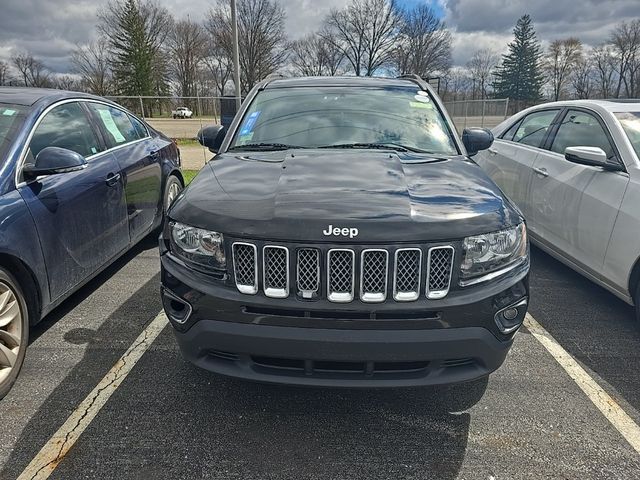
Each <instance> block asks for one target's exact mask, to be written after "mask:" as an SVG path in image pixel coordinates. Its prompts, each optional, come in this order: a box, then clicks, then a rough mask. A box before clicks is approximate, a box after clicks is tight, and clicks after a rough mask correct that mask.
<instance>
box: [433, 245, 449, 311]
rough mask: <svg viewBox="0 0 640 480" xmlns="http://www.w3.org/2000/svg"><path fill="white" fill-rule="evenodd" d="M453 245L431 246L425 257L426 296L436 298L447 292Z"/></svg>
mask: <svg viewBox="0 0 640 480" xmlns="http://www.w3.org/2000/svg"><path fill="white" fill-rule="evenodd" d="M452 268H453V247H433V248H430V249H429V257H428V258H427V298H431V299H437V298H442V297H444V296H445V295H446V294H447V293H449V286H450V284H451V270H452Z"/></svg>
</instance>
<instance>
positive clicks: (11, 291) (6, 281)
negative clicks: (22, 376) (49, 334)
mask: <svg viewBox="0 0 640 480" xmlns="http://www.w3.org/2000/svg"><path fill="white" fill-rule="evenodd" d="M28 343H29V312H28V310H27V303H26V300H25V298H24V294H23V293H22V289H21V288H20V285H18V282H16V280H15V279H14V278H13V276H12V275H11V274H10V273H9V272H7V271H6V270H4V269H3V268H0V399H2V398H3V397H4V396H5V395H6V394H7V393H9V390H11V387H12V385H13V383H14V382H15V381H16V378H17V377H18V373H20V368H21V367H22V363H23V362H24V355H25V352H26V350H27V344H28Z"/></svg>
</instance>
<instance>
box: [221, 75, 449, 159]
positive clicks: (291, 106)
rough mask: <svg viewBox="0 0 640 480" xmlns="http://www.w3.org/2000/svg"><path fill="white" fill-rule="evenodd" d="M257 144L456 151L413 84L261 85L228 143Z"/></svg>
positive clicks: (430, 105)
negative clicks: (390, 145)
mask: <svg viewBox="0 0 640 480" xmlns="http://www.w3.org/2000/svg"><path fill="white" fill-rule="evenodd" d="M256 143H284V144H287V145H295V146H300V147H323V146H329V145H336V144H351V143H395V144H401V145H404V146H406V147H409V148H414V149H418V150H424V151H428V152H433V153H438V154H443V155H456V154H457V153H458V151H457V148H456V144H455V143H454V140H453V138H452V136H451V132H450V130H449V128H447V124H446V121H445V119H444V118H443V116H442V115H441V114H440V111H439V110H438V108H437V106H436V105H435V104H434V102H433V99H432V98H431V97H430V95H429V94H428V93H426V92H423V91H421V90H420V88H418V86H417V85H416V86H415V87H394V88H391V87H389V88H380V87H295V88H294V87H291V88H274V89H267V90H264V91H262V92H260V93H258V95H257V96H256V97H255V99H254V100H253V101H252V103H251V105H250V106H249V109H248V110H247V112H246V114H245V116H244V118H243V120H242V122H241V124H240V128H239V129H238V131H237V133H236V136H235V138H234V139H233V141H232V143H231V145H230V146H231V147H241V146H244V145H248V144H256Z"/></svg>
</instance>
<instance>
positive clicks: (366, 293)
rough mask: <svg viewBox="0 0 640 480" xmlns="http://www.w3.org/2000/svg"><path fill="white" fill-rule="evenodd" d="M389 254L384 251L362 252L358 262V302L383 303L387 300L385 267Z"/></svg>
mask: <svg viewBox="0 0 640 480" xmlns="http://www.w3.org/2000/svg"><path fill="white" fill-rule="evenodd" d="M388 260H389V254H388V253H387V251H386V250H382V249H371V250H363V251H362V258H361V260H360V300H362V301H363V302H384V301H385V300H386V298H387V268H388V267H387V265H388V263H389V261H388Z"/></svg>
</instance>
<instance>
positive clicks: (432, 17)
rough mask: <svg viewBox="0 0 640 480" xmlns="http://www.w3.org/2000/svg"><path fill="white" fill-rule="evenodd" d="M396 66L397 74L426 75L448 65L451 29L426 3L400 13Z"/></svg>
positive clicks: (443, 69)
mask: <svg viewBox="0 0 640 480" xmlns="http://www.w3.org/2000/svg"><path fill="white" fill-rule="evenodd" d="M397 45H398V46H397V48H396V51H395V68H396V70H397V71H398V73H400V74H405V73H416V74H418V75H420V76H422V77H424V78H428V77H429V76H431V75H432V74H433V73H434V72H436V71H440V72H446V71H447V70H448V69H449V67H450V66H451V33H450V32H449V31H448V30H447V29H446V28H445V25H444V23H443V22H442V21H441V20H440V18H439V17H438V16H437V15H436V14H435V12H434V11H433V9H432V8H431V7H430V6H429V5H426V4H425V5H420V6H418V7H416V8H414V9H413V10H407V11H405V12H403V13H402V24H401V27H400V38H399V39H398V42H397Z"/></svg>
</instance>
